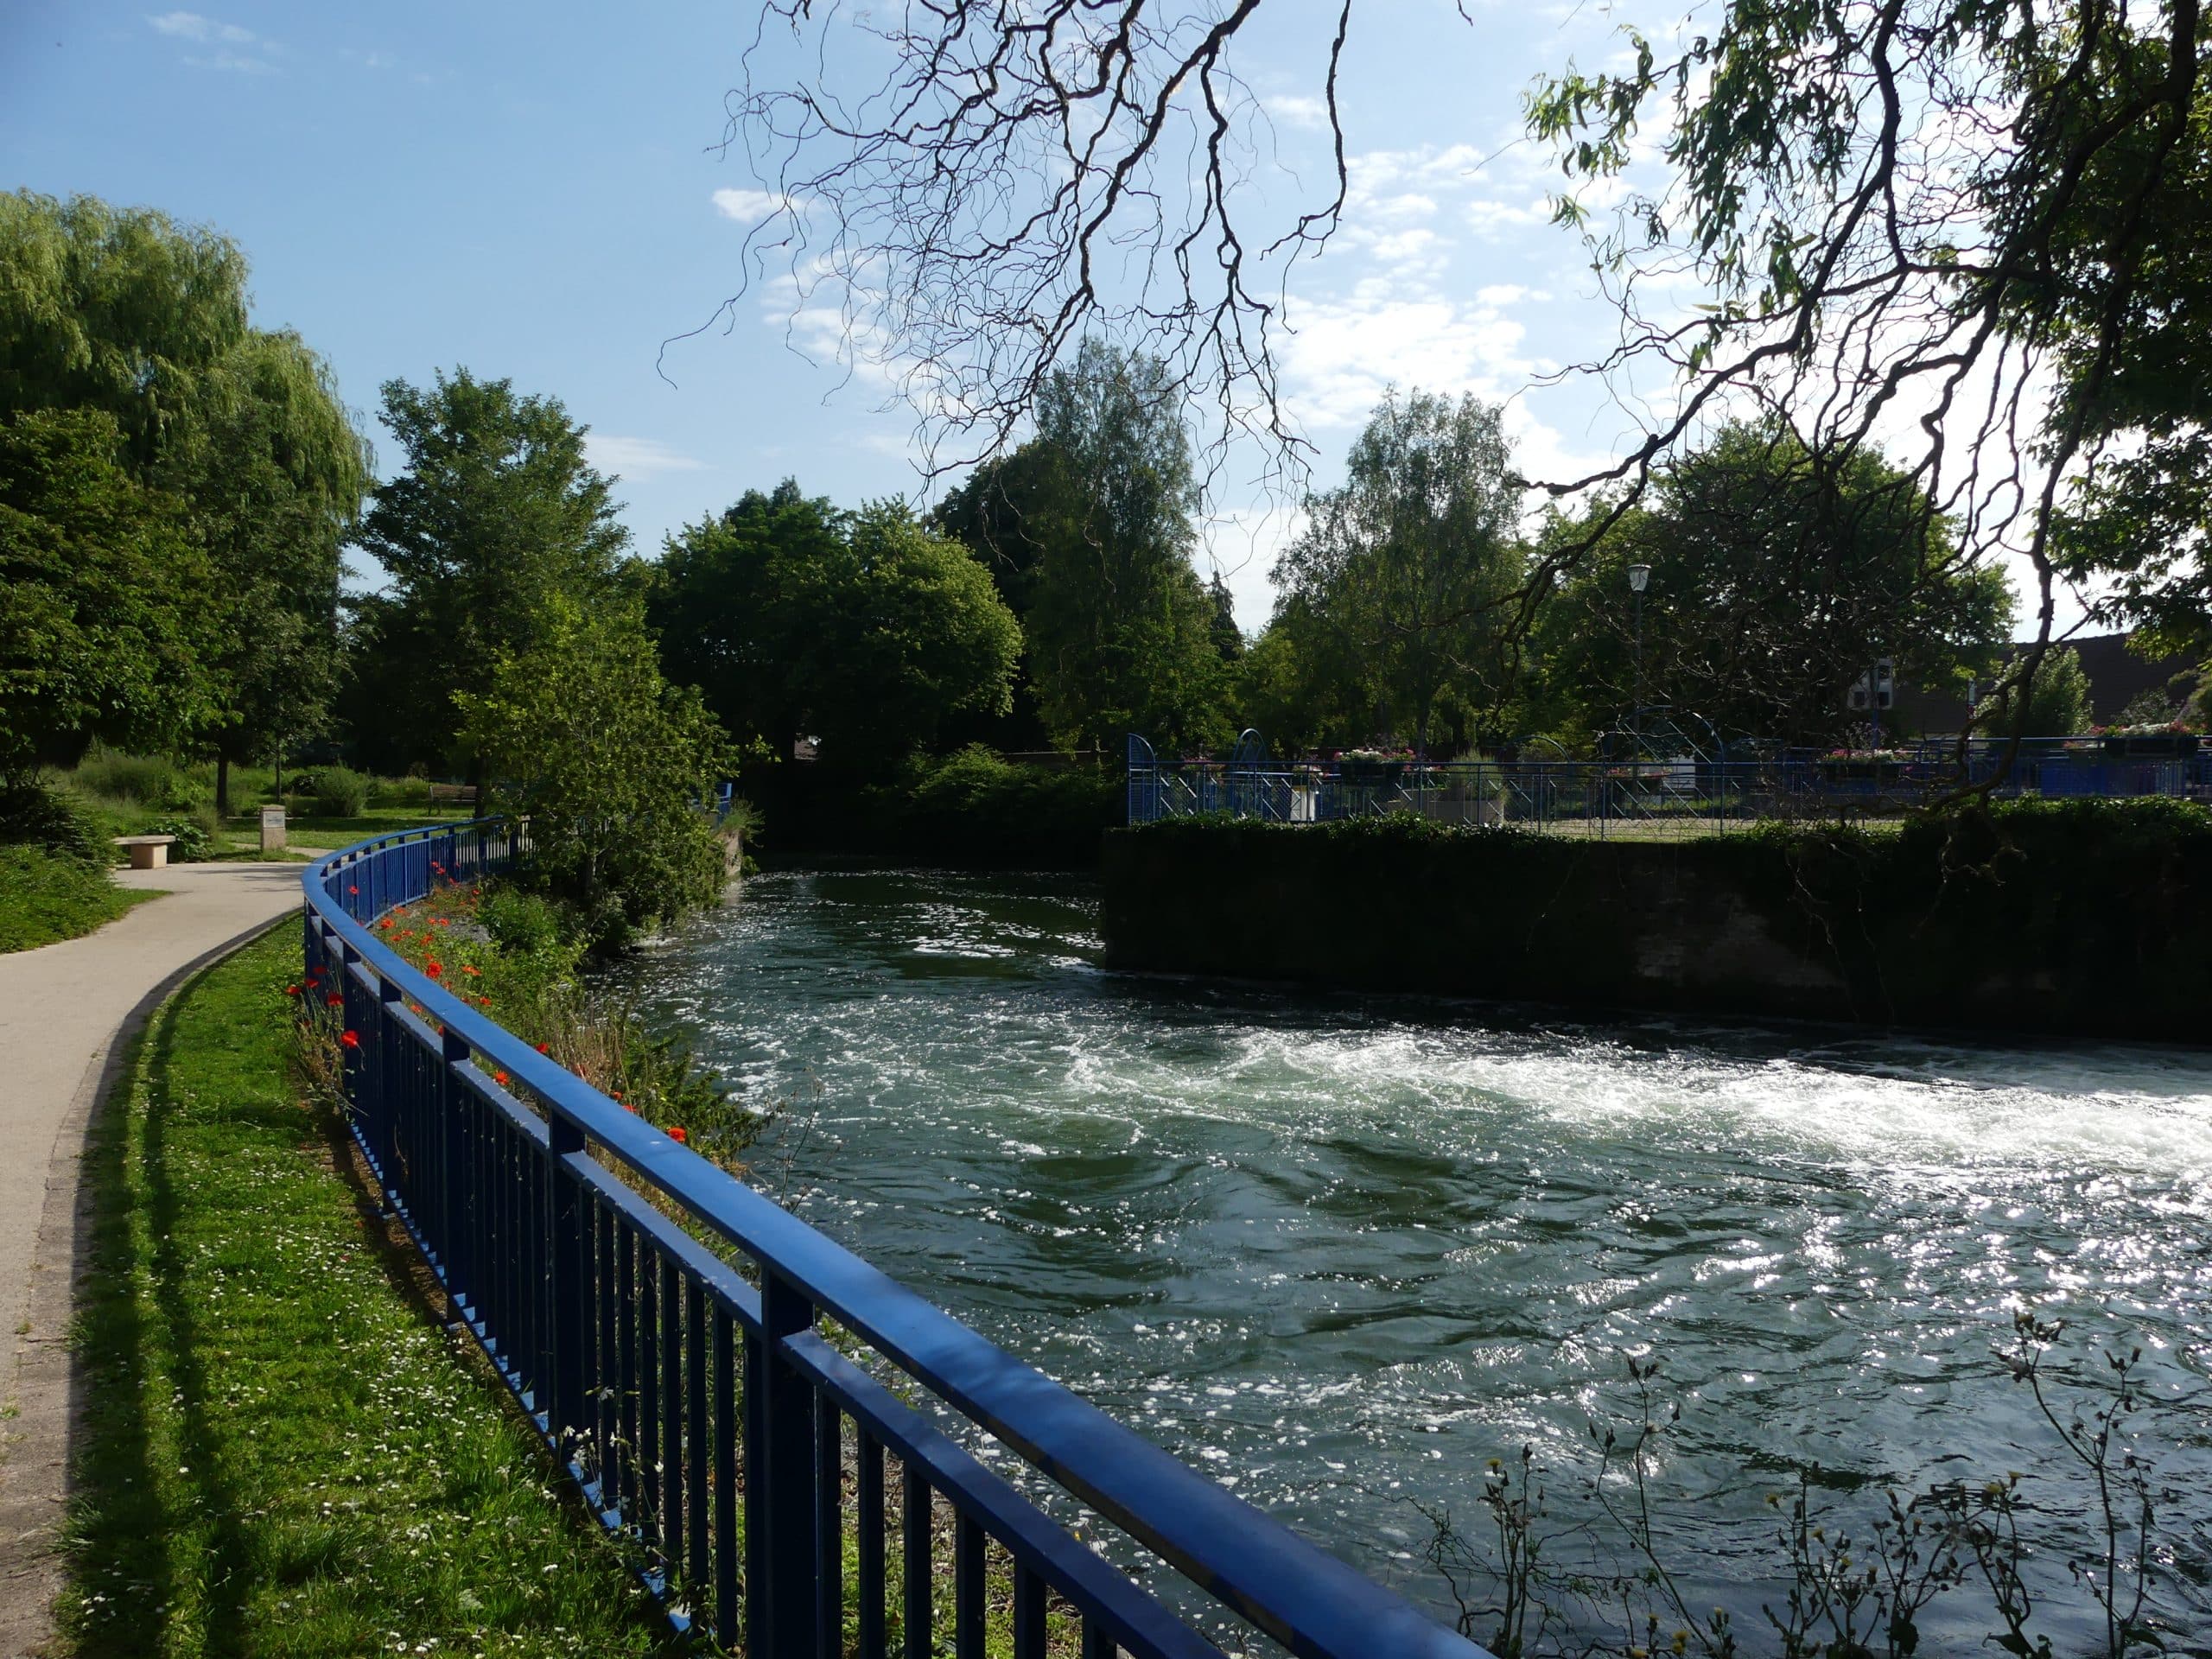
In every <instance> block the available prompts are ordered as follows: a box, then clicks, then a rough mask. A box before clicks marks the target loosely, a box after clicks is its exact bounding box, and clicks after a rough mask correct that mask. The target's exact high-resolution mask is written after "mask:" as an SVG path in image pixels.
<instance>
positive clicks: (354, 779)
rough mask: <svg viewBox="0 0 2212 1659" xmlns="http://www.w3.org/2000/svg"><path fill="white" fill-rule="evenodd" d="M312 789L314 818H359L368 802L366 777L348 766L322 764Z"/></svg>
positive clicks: (316, 773) (317, 771) (367, 781)
mask: <svg viewBox="0 0 2212 1659" xmlns="http://www.w3.org/2000/svg"><path fill="white" fill-rule="evenodd" d="M312 792H313V794H314V796H315V816H316V817H321V818H358V817H360V816H361V813H362V811H363V810H365V808H366V807H367V806H368V804H369V780H368V779H365V778H364V777H363V776H361V774H360V773H359V772H356V771H354V770H353V767H351V766H322V767H320V768H318V769H317V770H316V772H315V784H314V786H313V791H312Z"/></svg>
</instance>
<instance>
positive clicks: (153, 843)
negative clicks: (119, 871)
mask: <svg viewBox="0 0 2212 1659" xmlns="http://www.w3.org/2000/svg"><path fill="white" fill-rule="evenodd" d="M175 840H176V837H175V836H117V837H116V838H115V844H116V845H117V846H118V847H128V848H129V849H130V868H132V869H134V870H160V869H166V868H168V861H169V845H170V843H171V842H174V841H175Z"/></svg>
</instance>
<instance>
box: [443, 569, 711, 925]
mask: <svg viewBox="0 0 2212 1659" xmlns="http://www.w3.org/2000/svg"><path fill="white" fill-rule="evenodd" d="M534 633H535V639H534V641H533V643H532V644H531V645H530V647H529V648H528V649H526V650H524V651H519V652H505V653H503V654H501V655H500V656H499V657H498V658H495V659H494V660H493V664H492V665H491V671H490V674H489V677H488V684H487V686H486V690H484V691H483V692H482V693H480V694H472V693H464V694H462V695H461V698H460V703H461V709H462V711H463V713H464V714H465V715H466V716H467V721H468V727H467V737H468V741H470V742H471V743H473V744H474V745H475V746H476V747H477V749H478V751H479V752H480V753H481V754H482V755H483V756H484V759H485V760H486V764H487V766H489V767H490V769H491V772H492V775H493V777H494V778H495V779H498V780H499V795H500V797H501V798H502V803H503V804H505V806H506V807H507V808H509V809H510V810H514V811H518V812H522V813H526V814H528V815H529V817H530V818H531V838H532V840H533V842H535V850H534V852H533V853H532V855H531V867H532V869H533V871H534V873H535V874H536V876H537V879H538V880H541V881H543V882H544V883H545V884H546V885H547V886H548V887H550V890H551V891H552V892H553V893H556V894H557V895H558V896H559V897H561V898H562V899H565V900H566V901H568V902H569V903H571V904H573V905H575V906H576V907H577V908H578V910H579V911H580V912H582V914H583V916H584V917H585V918H586V921H587V926H588V929H589V931H590V932H591V935H592V937H593V938H594V940H595V941H598V942H600V943H602V944H618V943H620V941H621V940H622V939H623V938H625V937H626V935H627V934H628V933H629V932H630V931H632V930H635V929H638V928H639V927H642V926H644V925H646V924H648V923H650V922H652V920H654V919H656V918H660V919H671V918H675V917H677V916H679V915H681V914H682V913H683V912H685V911H687V910H690V909H693V908H696V907H697V906H702V905H707V904H711V903H712V902H713V901H714V900H715V898H716V897H717V896H718V895H719V894H720V893H721V889H722V880H723V871H722V857H721V846H720V844H719V843H718V842H717V841H716V840H715V830H714V821H713V819H712V818H711V817H709V816H708V814H707V813H706V812H705V810H703V806H704V804H705V803H706V802H708V801H709V800H711V799H712V798H713V796H714V793H715V790H716V788H717V787H718V786H719V785H720V784H721V781H722V779H725V778H728V777H729V776H730V775H731V774H732V772H733V771H734V766H735V762H736V756H735V754H734V751H733V750H732V748H731V747H730V744H729V742H728V739H727V738H726V737H725V736H724V735H723V734H722V731H721V728H720V727H719V726H717V725H716V724H715V719H714V716H713V715H710V714H709V713H708V712H707V710H706V708H705V706H704V705H703V704H702V702H700V700H699V695H698V693H697V692H696V691H695V690H690V689H689V688H684V689H683V690H677V689H676V688H674V687H671V685H669V684H668V683H667V682H666V681H665V680H664V679H663V678H662V677H661V673H660V668H659V664H658V658H657V655H656V653H655V651H654V647H653V642H652V639H651V637H650V636H649V635H648V634H647V633H646V632H645V626H644V620H643V618H642V617H641V616H640V615H639V612H638V611H637V609H636V608H635V607H634V606H630V605H624V604H618V603H614V602H612V601H609V602H607V603H604V604H601V606H599V607H596V608H595V609H594V610H590V611H587V610H586V609H585V608H584V607H582V605H581V604H580V603H578V602H577V601H575V600H574V599H572V598H570V597H569V596H568V595H567V594H562V593H559V592H555V593H552V594H548V595H546V596H545V598H544V600H543V608H542V613H541V614H540V615H539V617H538V618H537V623H536V626H535V629H534Z"/></svg>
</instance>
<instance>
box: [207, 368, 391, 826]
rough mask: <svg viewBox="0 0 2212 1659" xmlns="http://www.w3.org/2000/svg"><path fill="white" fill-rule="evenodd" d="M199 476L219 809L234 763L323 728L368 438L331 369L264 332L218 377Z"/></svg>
mask: <svg viewBox="0 0 2212 1659" xmlns="http://www.w3.org/2000/svg"><path fill="white" fill-rule="evenodd" d="M209 379H210V388H209V395H208V397H207V399H206V414H205V417H204V418H205V429H206V438H205V441H204V442H203V443H202V444H201V445H200V448H199V451H198V454H196V456H195V458H194V467H193V478H192V482H191V500H192V502H193V506H194V513H193V518H194V528H195V530H196V531H197V532H198V534H199V535H200V538H201V540H202V541H203V543H205V544H206V546H207V549H208V551H209V553H210V555H211V558H210V566H211V569H212V570H213V573H214V577H215V591H214V593H213V595H212V596H211V598H212V602H213V605H214V607H216V609H217V611H218V613H219V622H218V626H216V627H215V628H214V629H213V631H212V633H211V638H210V644H209V648H208V650H207V652H206V654H205V659H204V663H203V666H204V668H205V670H206V671H207V676H208V680H209V683H210V687H211V690H212V694H213V708H212V709H210V710H209V711H208V713H207V715H206V716H205V718H204V719H203V721H201V733H200V736H201V741H205V742H206V743H207V744H208V745H209V747H212V748H213V750H214V752H215V758H216V771H215V806H216V810H217V811H219V812H224V813H227V812H228V811H229V810H230V807H231V803H230V767H231V763H232V761H234V760H251V759H253V758H255V757H257V756H260V755H266V754H268V753H270V752H271V751H272V750H273V751H277V752H279V753H281V752H282V751H283V749H284V748H285V747H289V745H291V744H294V743H296V742H297V741H300V740H301V739H302V738H304V737H307V736H309V735H311V734H314V733H315V732H316V731H319V730H320V729H321V728H322V725H323V723H324V717H325V714H326V711H327V709H328V708H329V705H330V702H331V699H332V697H333V696H334V693H335V691H336V689H337V680H338V667H339V663H338V594H339V577H340V573H341V570H342V569H343V563H344V562H343V559H342V557H341V555H340V546H341V544H342V543H343V542H344V540H345V538H346V535H347V533H348V532H349V531H351V529H352V527H353V524H354V522H355V519H356V518H357V516H358V515H359V512H360V506H361V498H362V494H363V492H364V490H365V486H366V484H367V482H368V478H369V458H368V453H367V446H366V445H365V443H364V442H362V440H361V437H360V435H359V433H358V432H357V431H355V429H354V428H353V421H352V418H351V417H350V416H348V415H347V413H346V409H345V407H344V405H343V404H340V401H339V398H338V394H337V389H336V386H335V385H334V383H333V381H332V378H331V375H330V371H329V367H328V365H327V364H326V363H324V361H323V360H322V359H321V358H320V357H318V356H316V355H315V353H313V352H311V351H310V350H308V347H307V346H306V344H305V343H304V342H303V341H302V340H301V339H300V338H299V336H298V335H296V334H269V333H264V332H262V331H260V330H258V329H256V330H252V331H251V332H249V334H247V336H246V338H245V340H244V341H243V342H241V343H240V344H239V345H238V346H237V347H236V348H235V349H234V350H232V352H231V353H230V354H229V355H228V356H227V357H226V358H224V359H222V361H221V362H220V363H219V365H217V366H216V368H215V370H214V371H213V372H212V373H211V375H210V377H209Z"/></svg>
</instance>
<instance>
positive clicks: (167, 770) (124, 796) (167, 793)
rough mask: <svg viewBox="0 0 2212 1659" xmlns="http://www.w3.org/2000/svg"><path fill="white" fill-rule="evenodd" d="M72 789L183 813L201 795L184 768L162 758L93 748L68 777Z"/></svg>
mask: <svg viewBox="0 0 2212 1659" xmlns="http://www.w3.org/2000/svg"><path fill="white" fill-rule="evenodd" d="M67 776H68V779H69V783H70V785H71V786H72V787H73V788H75V789H78V790H80V791H83V792H85V793H86V794H88V795H103V796H106V797H108V798H110V799H112V800H118V801H133V802H136V803H137V804H140V805H142V806H159V807H169V808H175V809H177V810H183V809H186V808H188V807H191V806H194V805H196V804H198V803H199V801H200V791H199V790H198V789H197V788H195V787H194V782H193V779H192V778H191V776H190V775H189V773H188V772H187V771H186V769H185V768H184V767H182V766H180V765H179V764H178V763H177V762H176V761H175V760H171V759H170V758H169V757H168V756H167V755H165V754H130V753H125V752H124V751H123V750H121V749H111V748H109V747H106V746H105V744H94V745H93V746H92V749H91V751H90V752H89V753H86V756H85V758H84V759H83V760H79V762H78V763H77V766H76V767H75V769H74V770H73V771H72V772H69V773H68V774H67Z"/></svg>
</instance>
